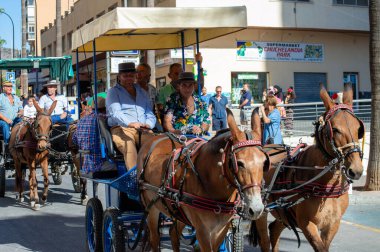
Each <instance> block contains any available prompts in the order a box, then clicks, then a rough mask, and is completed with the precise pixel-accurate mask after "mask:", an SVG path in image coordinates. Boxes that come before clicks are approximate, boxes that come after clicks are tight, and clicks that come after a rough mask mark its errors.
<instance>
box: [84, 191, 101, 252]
mask: <svg viewBox="0 0 380 252" xmlns="http://www.w3.org/2000/svg"><path fill="white" fill-rule="evenodd" d="M102 220H103V207H102V203H101V202H100V200H99V199H97V198H91V199H90V200H89V201H88V202H87V205H86V238H87V251H90V252H101V251H103V245H102Z"/></svg>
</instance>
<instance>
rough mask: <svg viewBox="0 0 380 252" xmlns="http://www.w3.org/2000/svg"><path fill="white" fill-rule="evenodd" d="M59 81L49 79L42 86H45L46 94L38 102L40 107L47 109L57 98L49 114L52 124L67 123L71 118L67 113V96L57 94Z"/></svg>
mask: <svg viewBox="0 0 380 252" xmlns="http://www.w3.org/2000/svg"><path fill="white" fill-rule="evenodd" d="M58 84H59V81H56V80H51V81H49V82H48V83H46V84H45V85H43V87H47V94H45V95H43V96H42V97H41V99H40V100H39V102H38V105H39V106H40V108H42V109H45V111H47V110H49V108H50V106H51V105H52V104H53V102H54V101H55V100H57V105H56V106H55V109H54V110H53V113H52V114H51V120H52V122H53V124H55V123H65V124H69V123H70V122H72V121H73V119H72V118H71V117H70V116H69V114H68V102H67V98H66V96H64V95H58V94H57V86H58Z"/></svg>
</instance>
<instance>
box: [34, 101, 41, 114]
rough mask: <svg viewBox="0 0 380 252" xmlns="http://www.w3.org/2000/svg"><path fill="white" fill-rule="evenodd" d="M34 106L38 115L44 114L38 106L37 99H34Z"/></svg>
mask: <svg viewBox="0 0 380 252" xmlns="http://www.w3.org/2000/svg"><path fill="white" fill-rule="evenodd" d="M33 105H34V107H35V108H36V110H37V113H42V112H43V111H42V108H40V105H38V102H37V101H36V100H35V99H33Z"/></svg>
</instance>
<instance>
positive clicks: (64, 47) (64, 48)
mask: <svg viewBox="0 0 380 252" xmlns="http://www.w3.org/2000/svg"><path fill="white" fill-rule="evenodd" d="M64 51H66V37H65V36H62V52H64Z"/></svg>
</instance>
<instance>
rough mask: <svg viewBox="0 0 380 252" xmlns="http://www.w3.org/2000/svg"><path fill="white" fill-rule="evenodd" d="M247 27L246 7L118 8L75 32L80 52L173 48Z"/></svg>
mask: <svg viewBox="0 0 380 252" xmlns="http://www.w3.org/2000/svg"><path fill="white" fill-rule="evenodd" d="M246 27H247V9H246V7H245V6H236V7H212V8H211V7H210V8H190V7H186V8H125V7H119V8H116V9H114V10H112V11H110V12H108V13H106V14H104V15H103V16H101V17H99V18H97V19H96V20H94V21H92V22H91V23H89V24H87V25H85V26H83V27H81V28H80V29H79V30H77V31H75V32H74V33H73V35H72V50H73V51H78V52H89V51H93V43H92V42H93V41H94V40H96V51H98V52H102V51H120V50H143V49H151V50H156V49H171V48H180V47H181V46H182V42H181V33H182V32H183V35H184V36H183V38H184V43H183V45H184V46H190V45H194V44H196V42H197V39H196V33H195V29H198V31H199V42H204V41H207V40H210V39H213V38H217V37H220V36H223V35H227V34H230V33H234V32H237V31H239V30H242V29H245V28H246Z"/></svg>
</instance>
